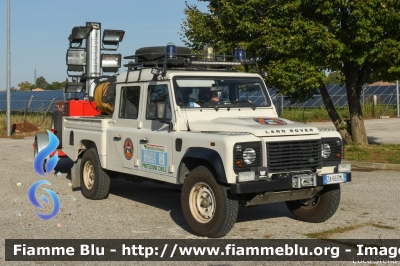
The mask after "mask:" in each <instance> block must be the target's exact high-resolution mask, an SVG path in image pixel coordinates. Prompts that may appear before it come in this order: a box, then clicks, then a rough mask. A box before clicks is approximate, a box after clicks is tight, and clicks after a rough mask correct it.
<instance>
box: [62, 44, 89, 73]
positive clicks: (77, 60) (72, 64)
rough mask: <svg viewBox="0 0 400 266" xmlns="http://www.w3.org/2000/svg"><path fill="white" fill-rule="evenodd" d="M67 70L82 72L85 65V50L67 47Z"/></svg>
mask: <svg viewBox="0 0 400 266" xmlns="http://www.w3.org/2000/svg"><path fill="white" fill-rule="evenodd" d="M66 63H67V66H68V69H67V71H74V72H83V71H84V66H86V51H85V50H78V49H68V50H67V55H66Z"/></svg>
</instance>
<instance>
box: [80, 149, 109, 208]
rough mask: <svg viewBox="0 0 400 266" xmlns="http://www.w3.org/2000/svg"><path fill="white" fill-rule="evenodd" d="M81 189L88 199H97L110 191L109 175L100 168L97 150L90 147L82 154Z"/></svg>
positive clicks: (106, 195)
mask: <svg viewBox="0 0 400 266" xmlns="http://www.w3.org/2000/svg"><path fill="white" fill-rule="evenodd" d="M80 179H81V191H82V194H83V196H85V197H86V198H88V199H93V200H98V199H105V198H107V197H108V193H109V191H110V176H109V175H108V174H107V173H106V172H105V171H104V170H103V168H101V164H100V159H99V156H98V154H97V150H96V149H94V148H92V149H89V150H87V151H85V153H84V154H83V156H82V161H81V169H80Z"/></svg>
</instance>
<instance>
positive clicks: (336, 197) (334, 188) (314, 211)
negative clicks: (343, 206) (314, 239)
mask: <svg viewBox="0 0 400 266" xmlns="http://www.w3.org/2000/svg"><path fill="white" fill-rule="evenodd" d="M339 203H340V185H339V184H334V185H328V186H325V187H324V189H323V190H321V191H320V192H319V193H318V194H317V195H316V196H315V197H314V198H311V199H308V200H295V201H287V202H286V206H287V208H288V209H289V211H290V212H291V213H293V214H294V216H296V217H297V218H298V219H299V220H301V221H305V222H310V223H322V222H325V221H326V220H328V219H329V218H331V217H332V216H333V215H334V214H335V212H336V210H337V209H338V207H339Z"/></svg>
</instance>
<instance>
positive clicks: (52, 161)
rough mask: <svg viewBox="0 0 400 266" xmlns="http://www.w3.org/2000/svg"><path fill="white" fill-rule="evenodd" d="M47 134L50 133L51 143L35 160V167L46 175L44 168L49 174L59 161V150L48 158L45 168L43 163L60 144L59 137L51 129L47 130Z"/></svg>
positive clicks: (39, 172) (41, 173)
mask: <svg viewBox="0 0 400 266" xmlns="http://www.w3.org/2000/svg"><path fill="white" fill-rule="evenodd" d="M47 134H48V135H49V144H48V145H47V146H46V147H45V148H43V150H41V151H40V152H39V153H38V154H37V156H36V158H35V160H34V161H33V169H35V171H36V173H38V174H39V175H41V176H46V174H45V172H44V170H46V173H47V174H49V173H50V172H51V171H53V170H54V168H55V167H56V165H57V161H58V152H56V153H55V154H54V156H53V157H51V158H50V159H48V160H47V162H46V165H45V167H44V168H45V169H43V163H44V162H45V160H46V158H47V157H48V156H49V155H50V154H51V153H52V152H53V151H55V150H56V149H57V147H58V144H59V141H58V138H57V137H56V136H55V135H54V134H53V133H52V132H51V131H50V130H47Z"/></svg>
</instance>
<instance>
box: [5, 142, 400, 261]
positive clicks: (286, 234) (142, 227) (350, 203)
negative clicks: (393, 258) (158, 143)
mask: <svg viewBox="0 0 400 266" xmlns="http://www.w3.org/2000/svg"><path fill="white" fill-rule="evenodd" d="M32 143H33V138H32V137H28V138H25V139H7V138H4V139H0V150H1V151H2V152H1V153H0V169H1V172H0V177H1V180H3V184H2V186H0V195H1V196H2V198H3V204H1V205H0V234H1V238H2V239H3V241H2V242H1V244H0V250H1V252H0V265H3V264H4V265H25V264H29V265H33V264H35V265H36V264H38V263H39V264H45V265H67V264H68V265H72V264H73V263H74V262H72V263H68V262H5V261H4V247H5V246H4V239H30V238H32V239H200V238H199V237H197V236H194V235H193V234H192V233H191V232H190V229H189V228H188V226H187V225H186V222H185V220H184V218H183V215H182V213H181V207H180V192H179V191H176V190H173V189H170V188H166V187H164V186H161V185H158V184H153V183H149V182H142V183H133V182H129V181H126V180H123V179H117V180H113V181H112V183H111V191H110V195H109V197H108V198H107V199H105V200H99V201H92V200H87V199H85V198H84V197H83V196H82V194H81V192H80V191H79V190H77V191H73V190H72V189H71V187H70V182H71V181H70V179H69V174H68V167H69V166H70V162H69V161H67V160H62V161H60V162H59V166H57V167H58V169H56V171H61V174H60V175H56V174H51V175H49V176H47V180H48V181H49V182H50V183H51V186H47V187H48V188H50V189H51V190H53V191H55V192H56V193H57V194H58V197H59V199H60V203H61V210H60V213H59V214H58V215H57V216H56V217H55V218H53V219H51V220H48V221H43V220H41V219H39V218H38V217H37V216H36V215H35V213H34V211H35V210H37V209H35V207H34V206H33V205H31V203H30V202H29V200H28V197H27V192H28V189H29V187H30V186H31V185H32V184H33V183H34V182H36V181H38V180H40V179H42V178H41V176H39V175H38V174H37V173H36V172H35V171H34V170H33V150H32V148H31V145H32ZM399 187H400V176H399V172H396V171H373V172H358V171H355V172H353V182H351V183H348V184H344V185H342V186H341V188H342V199H341V204H340V206H339V210H338V211H337V212H336V214H335V215H334V216H333V217H332V218H331V219H330V220H328V221H327V222H324V223H320V224H310V223H305V222H300V221H297V220H296V219H294V217H293V216H292V215H291V213H290V212H289V211H288V210H287V209H286V206H285V204H284V203H275V204H267V205H262V206H258V207H257V208H255V209H252V210H250V209H247V208H241V209H240V210H239V217H238V220H237V223H236V224H235V226H234V228H233V229H232V230H231V231H230V232H229V234H228V235H226V236H225V237H224V238H225V239H304V238H307V237H306V236H305V234H307V233H315V232H320V231H324V230H328V229H334V228H337V227H345V226H350V225H360V227H359V228H357V229H354V230H350V231H347V232H344V233H340V234H339V233H338V234H332V235H331V236H330V237H331V238H333V239H346V238H348V239H350V238H354V239H379V238H388V239H389V238H395V239H399V238H400V226H399V219H400V217H399V216H400V213H399V207H400V194H399ZM50 205H51V204H50ZM51 208H52V206H49V207H48V208H45V209H44V210H41V211H40V212H42V213H46V212H47V213H49V212H51ZM363 224H369V225H363ZM361 225H363V226H361ZM374 225H380V227H376V226H374ZM111 263H112V264H117V265H128V264H129V265H131V264H132V262H79V265H109V264H111ZM135 263H136V262H135ZM188 263H189V262H186V263H185V262H168V263H165V262H148V263H146V262H137V264H140V265H142V264H146V265H161V264H162V265H165V264H167V265H184V264H188ZM327 263H328V262H322V263H321V262H307V263H304V262H286V263H285V264H290V265H299V264H302V265H304V264H307V265H314V264H319V265H321V264H327ZM350 263H351V262H349V263H348V264H350ZM190 264H193V265H265V264H266V262H227V263H221V262H190ZM268 264H269V265H278V264H281V263H279V262H272V263H268ZM330 264H333V263H330ZM335 264H337V265H343V262H340V263H335Z"/></svg>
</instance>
